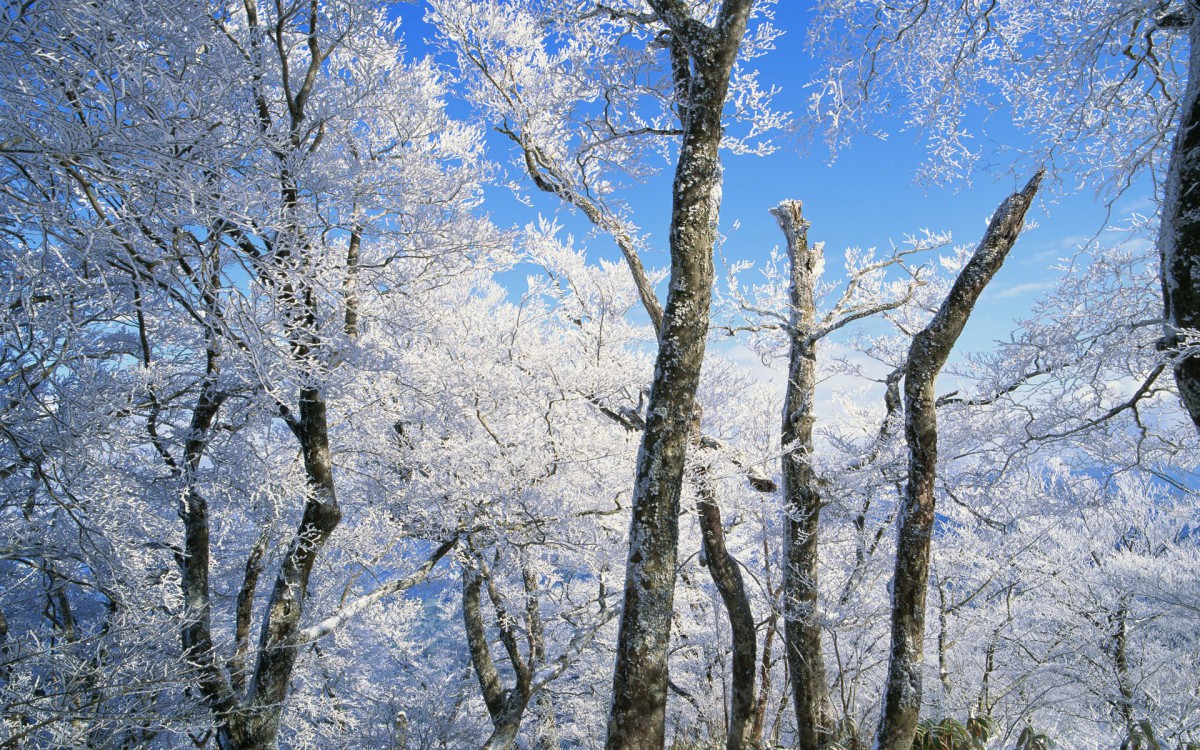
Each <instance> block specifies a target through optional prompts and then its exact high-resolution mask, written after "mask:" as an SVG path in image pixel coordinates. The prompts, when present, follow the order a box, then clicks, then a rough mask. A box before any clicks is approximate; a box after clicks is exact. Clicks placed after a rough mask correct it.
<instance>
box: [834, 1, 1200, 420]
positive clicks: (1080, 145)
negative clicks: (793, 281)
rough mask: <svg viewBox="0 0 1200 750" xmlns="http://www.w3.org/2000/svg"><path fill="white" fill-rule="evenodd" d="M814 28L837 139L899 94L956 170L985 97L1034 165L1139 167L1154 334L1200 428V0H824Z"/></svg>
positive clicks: (942, 168)
mask: <svg viewBox="0 0 1200 750" xmlns="http://www.w3.org/2000/svg"><path fill="white" fill-rule="evenodd" d="M810 39H811V41H812V43H813V45H814V47H815V48H816V49H817V50H818V52H819V54H820V55H822V56H823V57H824V58H825V60H826V61H827V63H828V65H827V66H826V67H825V68H824V72H823V73H822V74H821V75H819V76H818V80H817V86H816V88H815V91H814V94H813V95H812V98H811V107H812V111H813V113H814V114H815V116H816V118H817V120H818V121H820V122H822V123H823V124H824V125H825V126H828V130H827V132H828V133H829V138H830V143H831V144H832V145H833V146H834V148H835V149H836V148H840V147H842V146H844V145H846V143H847V139H848V138H849V137H850V136H851V135H852V134H854V133H856V132H860V131H862V130H870V129H873V128H875V125H874V124H873V121H874V120H876V119H878V118H879V117H880V116H881V115H883V114H884V113H885V112H890V111H892V108H893V106H895V108H896V110H898V111H899V113H900V116H901V117H902V118H903V122H902V127H904V128H908V129H912V130H915V131H918V132H919V133H920V135H921V137H923V138H924V139H925V140H926V143H927V145H928V148H929V152H930V159H929V161H928V162H927V170H926V173H925V175H926V176H927V177H929V178H931V179H935V180H941V179H948V178H952V177H956V176H962V175H964V174H966V173H969V172H970V171H971V170H972V168H973V167H974V166H975V164H976V162H977V161H978V160H979V159H980V157H981V156H982V155H983V153H984V148H983V147H982V146H977V145H973V138H974V137H975V136H976V135H977V134H978V130H979V126H978V124H977V118H976V115H977V114H978V113H979V112H980V111H982V112H983V113H985V114H986V115H988V116H990V117H993V118H996V119H1000V118H1005V119H1007V118H1008V117H1011V119H1012V122H1013V123H1014V124H1016V125H1017V126H1018V127H1019V128H1021V129H1023V130H1025V131H1026V132H1027V133H1028V134H1029V135H1030V136H1032V138H1033V139H1034V145H1033V146H1032V147H1027V148H1024V149H1023V151H1024V161H1025V162H1032V165H1033V166H1037V165H1041V164H1047V165H1049V166H1051V167H1053V168H1054V170H1055V171H1056V172H1059V173H1063V174H1074V175H1076V176H1077V177H1078V178H1079V179H1080V180H1081V181H1082V182H1084V183H1090V184H1093V185H1097V186H1107V187H1108V188H1109V189H1111V190H1112V191H1114V192H1116V193H1119V192H1121V191H1123V190H1125V189H1126V188H1127V187H1129V186H1130V185H1131V184H1133V183H1134V181H1136V180H1138V179H1140V178H1144V177H1147V176H1148V177H1149V179H1150V180H1152V181H1153V184H1154V185H1155V197H1156V199H1157V200H1158V201H1159V203H1160V213H1161V215H1160V226H1159V230H1158V235H1157V245H1158V253H1159V261H1160V285H1161V289H1162V303H1163V304H1162V306H1163V316H1162V318H1163V319H1162V346H1163V348H1164V351H1167V352H1170V353H1171V356H1172V363H1171V368H1172V370H1173V372H1174V375H1175V381H1176V384H1177V386H1178V389H1179V394H1180V397H1181V400H1182V401H1183V405H1184V407H1185V408H1186V409H1187V411H1188V412H1189V414H1191V416H1192V420H1193V422H1195V423H1196V425H1197V429H1200V397H1198V396H1197V394H1198V393H1200V359H1197V358H1196V356H1195V354H1194V351H1193V350H1194V344H1193V343H1192V340H1193V338H1194V336H1195V333H1194V331H1195V330H1197V327H1198V326H1200V291H1198V290H1200V276H1198V275H1197V270H1196V269H1197V268H1200V263H1198V262H1197V257H1198V256H1200V245H1198V243H1197V240H1196V239H1195V235H1196V230H1195V228H1194V226H1193V224H1194V221H1195V217H1196V216H1197V215H1200V212H1198V211H1197V207H1196V206H1195V205H1194V204H1192V203H1191V202H1190V201H1192V200H1193V198H1194V194H1195V191H1194V190H1191V189H1190V188H1189V186H1190V185H1194V184H1196V182H1197V181H1198V180H1200V173H1198V172H1196V171H1195V170H1196V167H1195V166H1194V165H1195V164H1196V163H1198V160H1200V155H1198V154H1200V151H1198V150H1197V149H1198V148H1200V140H1197V135H1196V133H1197V132H1198V131H1197V113H1198V112H1200V109H1198V104H1197V102H1200V51H1198V49H1200V44H1198V43H1197V42H1198V41H1200V7H1198V6H1197V5H1196V4H1195V3H1194V2H1192V0H1181V1H1179V2H1169V1H1163V0H1138V1H1136V2H1110V1H1109V0H1096V1H1094V2H1093V1H1090V0H1089V1H1087V2H1078V3H1066V4H1054V3H1040V2H986V3H970V2H959V1H958V0H934V1H932V2H930V1H927V0H921V1H920V2H911V3H909V2H906V3H898V4H894V3H880V2H875V1H874V0H868V1H866V2H859V1H858V0H827V2H823V3H822V4H821V8H820V14H819V20H818V22H817V23H816V24H814V26H813V28H812V30H811V36H810ZM914 82H917V83H914ZM897 84H902V85H900V86H897ZM884 127H887V126H884ZM984 127H986V125H985V126H984ZM1002 145H1004V144H1002Z"/></svg>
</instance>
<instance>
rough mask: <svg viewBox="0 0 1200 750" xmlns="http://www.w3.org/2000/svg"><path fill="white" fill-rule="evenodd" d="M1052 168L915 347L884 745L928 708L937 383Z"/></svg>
mask: <svg viewBox="0 0 1200 750" xmlns="http://www.w3.org/2000/svg"><path fill="white" fill-rule="evenodd" d="M1043 174H1044V172H1043V171H1041V170H1039V171H1038V173H1037V174H1035V175H1034V176H1033V178H1032V179H1031V180H1030V181H1029V183H1028V184H1027V185H1026V186H1025V187H1024V189H1022V190H1021V191H1019V192H1017V193H1014V194H1012V195H1010V196H1009V197H1008V199H1007V200H1005V201H1004V203H1002V204H1001V205H1000V207H999V208H998V209H996V213H995V214H994V215H993V216H992V220H991V222H990V223H989V224H988V228H987V232H986V233H985V234H984V236H983V240H982V241H981V242H980V243H979V247H978V248H977V249H976V250H975V254H974V255H973V256H972V257H971V260H970V261H968V262H967V265H966V267H965V268H963V270H962V272H961V273H960V274H959V275H958V278H957V279H956V280H955V282H954V286H953V287H952V288H951V289H950V293H949V294H948V295H947V296H946V299H945V301H944V302H943V303H942V306H941V308H940V309H939V310H938V312H937V314H936V315H934V317H933V320H932V321H931V322H930V323H929V325H928V326H926V327H925V329H924V330H922V331H921V332H920V333H918V334H917V335H916V336H915V337H914V338H913V341H912V345H911V346H910V347H909V350H908V360H907V364H906V367H905V373H904V406H905V423H904V437H905V441H906V442H907V444H908V455H909V458H908V482H907V485H906V487H905V495H904V500H903V503H902V506H901V508H900V513H899V523H900V528H899V531H898V533H897V538H896V569H895V575H894V577H893V579H892V634H891V637H892V645H891V655H890V659H889V662H888V676H887V683H886V687H885V693H884V701H883V716H882V718H881V720H880V724H879V733H878V735H877V736H876V738H875V748H876V749H877V750H909V749H910V748H911V747H912V743H913V737H914V736H915V734H916V729H917V719H918V718H919V716H920V711H921V677H922V670H923V668H924V658H925V595H926V592H927V589H928V584H929V553H930V546H931V544H932V541H933V523H934V501H935V497H934V481H935V478H936V475H937V409H936V407H935V403H934V391H933V388H934V384H935V382H936V380H937V376H938V373H940V372H941V369H942V367H943V366H944V365H945V364H946V360H947V359H948V358H949V357H950V352H951V350H952V349H953V348H954V344H955V342H956V341H957V340H958V337H959V334H961V333H962V330H963V327H964V326H965V325H966V323H967V319H968V318H969V317H970V315H971V311H972V309H974V307H975V302H976V300H978V299H979V295H980V294H981V293H982V292H983V290H984V287H986V286H987V284H988V282H989V281H991V280H992V277H993V276H995V275H996V272H997V271H999V270H1000V266H1001V264H1002V263H1003V262H1004V259H1005V257H1006V256H1007V255H1008V252H1009V250H1011V249H1012V246H1013V244H1014V243H1015V242H1016V241H1017V236H1018V235H1019V234H1020V231H1021V227H1022V225H1023V224H1024V221H1025V213H1026V211H1028V209H1029V206H1030V204H1031V203H1032V202H1033V196H1034V195H1035V194H1036V193H1037V189H1038V185H1039V184H1040V183H1041V180H1042V176H1043Z"/></svg>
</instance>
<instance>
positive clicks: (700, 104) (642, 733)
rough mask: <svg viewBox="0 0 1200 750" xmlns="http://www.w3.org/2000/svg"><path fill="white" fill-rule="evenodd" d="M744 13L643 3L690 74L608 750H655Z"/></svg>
mask: <svg viewBox="0 0 1200 750" xmlns="http://www.w3.org/2000/svg"><path fill="white" fill-rule="evenodd" d="M752 4H753V2H752V0H726V2H725V3H723V4H722V6H721V10H720V12H719V14H718V17H717V20H716V27H715V28H707V27H705V26H703V25H702V24H700V23H699V22H697V21H695V20H694V19H692V18H690V17H687V16H686V12H687V11H686V8H685V6H683V4H681V3H678V2H670V1H668V0H651V6H652V7H653V9H654V10H655V11H656V12H657V14H658V15H659V17H660V18H661V20H662V21H663V22H664V23H665V24H666V25H667V26H668V28H669V30H670V34H671V44H672V46H673V47H674V48H675V49H683V48H686V49H687V50H688V53H689V55H690V57H691V60H692V63H693V67H692V68H691V69H689V70H688V71H687V72H686V73H680V72H678V69H677V73H676V76H675V81H674V83H675V87H676V90H677V91H679V92H686V102H687V105H686V108H685V109H684V112H683V113H682V114H683V122H684V127H683V130H684V135H683V143H682V145H681V147H680V152H679V162H678V164H677V166H676V170H675V180H674V185H673V186H672V212H671V232H670V246H671V285H670V292H669V293H668V295H667V305H666V309H665V310H664V315H663V325H662V329H661V331H660V332H659V349H658V358H657V361H656V364H655V371H654V381H653V384H652V385H651V390H650V401H649V406H648V412H647V419H646V429H645V431H644V432H643V434H642V445H641V450H640V451H639V453H638V460H637V475H636V480H635V484H634V493H633V513H632V519H631V521H630V529H629V557H628V560H627V562H626V569H625V596H624V607H623V609H622V612H621V622H620V626H619V630H618V635H617V658H616V665H615V670H614V677H613V697H612V708H611V711H610V714H609V723H608V738H607V744H606V747H607V749H608V750H660V749H661V748H662V747H663V743H664V741H665V736H666V735H665V729H666V728H665V720H666V704H667V654H668V647H669V645H670V634H671V614H672V610H673V608H674V598H675V564H676V556H677V552H678V549H677V547H678V540H679V497H680V492H681V489H682V484H683V471H684V458H685V454H686V451H687V444H688V438H689V434H690V432H691V425H692V421H693V410H694V409H693V402H694V400H695V397H696V388H697V386H698V384H699V381H700V366H701V362H702V361H703V359H704V346H705V338H706V336H707V334H708V311H709V305H710V302H711V299H712V280H713V264H712V252H713V243H714V241H715V239H716V228H717V216H718V213H719V209H720V194H721V191H720V185H721V164H720V156H719V153H718V149H719V147H720V143H721V130H722V127H721V114H722V109H723V107H724V104H725V94H726V92H727V91H728V88H729V76H730V73H731V71H732V70H733V63H734V60H735V59H736V58H737V52H738V48H739V46H740V44H741V39H742V36H743V35H744V34H745V31H746V23H747V19H748V18H749V14H750V6H751V5H752Z"/></svg>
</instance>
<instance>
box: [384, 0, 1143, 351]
mask: <svg viewBox="0 0 1200 750" xmlns="http://www.w3.org/2000/svg"><path fill="white" fill-rule="evenodd" d="M810 8H811V4H810V3H807V2H805V3H799V2H783V3H780V4H779V5H778V6H777V7H776V21H775V22H776V25H777V26H779V27H780V28H782V29H783V30H784V31H785V34H784V36H783V37H782V38H781V39H780V40H779V43H778V48H777V49H776V50H775V51H774V52H773V53H771V54H769V55H767V56H766V57H764V58H762V59H761V60H759V61H756V62H758V63H759V68H760V71H761V72H760V82H761V84H762V85H763V86H764V87H765V86H776V87H778V88H779V89H780V94H779V95H778V97H777V99H776V100H775V107H776V109H779V110H787V111H791V112H792V113H793V114H794V115H795V116H797V118H798V120H797V122H798V127H797V131H801V130H803V129H804V127H805V126H804V124H803V121H802V120H800V119H799V118H801V117H803V114H804V110H805V101H806V99H807V91H806V90H805V87H804V83H805V81H806V80H808V78H809V77H810V75H811V73H812V71H814V70H815V66H816V62H815V61H813V60H812V58H811V57H810V55H809V54H808V52H807V51H806V49H805V44H804V28H805V24H806V23H807V21H808V16H809V13H810ZM396 10H397V12H398V13H399V15H400V16H401V17H402V27H401V31H402V33H403V34H404V37H405V40H406V43H407V47H408V49H409V51H410V53H411V54H413V55H414V56H417V55H421V54H423V53H424V52H425V50H426V47H425V45H424V44H423V42H422V39H423V38H425V37H427V36H429V35H430V34H432V29H431V28H430V27H429V26H428V25H426V24H425V23H424V22H423V20H422V16H423V14H424V7H423V4H421V3H413V4H402V5H399V6H396ZM455 112H456V114H458V115H459V116H463V117H469V116H470V112H469V109H467V108H465V107H464V106H462V105H456V108H455ZM1006 118H1007V113H1006V112H997V113H995V114H993V115H992V116H991V118H990V119H989V120H988V121H978V122H973V123H969V124H970V125H971V126H972V128H973V129H977V130H980V131H982V132H985V133H992V134H993V136H992V137H993V138H996V139H997V140H996V141H993V142H992V143H998V142H999V140H998V139H1000V138H1003V142H1004V145H1007V146H1015V147H1018V148H1020V147H1022V146H1023V145H1028V144H1023V143H1022V140H1021V135H1020V134H1019V133H1015V132H1014V131H1013V130H1012V128H1011V127H1010V126H1009V123H1008V122H1007V119H1006ZM876 125H877V126H879V127H880V128H881V129H884V130H890V131H892V135H891V137H890V138H888V139H887V140H882V139H879V138H876V137H869V136H863V137H861V138H859V139H858V140H857V141H856V142H855V143H854V144H853V146H852V147H851V148H849V149H848V150H845V151H843V152H842V153H840V154H839V155H838V158H837V159H836V160H835V161H831V160H830V158H829V154H828V152H827V151H826V150H825V148H824V146H823V145H822V144H821V143H819V142H809V143H806V142H804V140H803V139H802V138H800V137H798V136H796V135H791V134H784V135H782V136H781V137H780V138H779V139H778V143H779V146H780V148H779V150H778V151H777V152H776V153H775V154H773V155H771V156H767V157H755V156H734V155H732V154H726V155H725V157H724V166H725V186H724V201H723V205H722V210H721V225H722V230H723V232H725V233H726V235H727V237H728V239H727V241H726V243H725V246H724V248H723V254H724V255H725V256H726V257H727V258H728V259H729V260H731V261H736V260H742V259H750V260H759V259H765V258H766V257H767V255H768V254H769V253H770V251H771V249H772V248H773V247H775V246H777V245H780V244H781V240H782V236H781V235H780V233H779V230H778V228H777V227H776V225H775V221H774V219H773V218H772V217H771V216H770V214H769V213H768V210H769V209H770V208H772V207H773V206H775V205H777V204H778V203H779V202H780V201H781V200H784V199H800V200H802V201H803V202H804V205H805V214H806V216H807V217H808V218H809V220H810V221H811V222H812V228H811V229H810V232H809V236H810V239H812V240H817V241H824V242H825V243H826V257H827V264H826V269H827V273H828V274H836V273H837V272H838V271H839V270H840V267H841V266H840V262H839V258H840V255H841V252H842V250H844V249H845V248H846V247H850V246H860V247H873V246H874V247H881V248H886V247H887V246H888V244H889V242H892V241H894V242H897V243H899V242H900V241H902V239H903V237H904V235H906V234H911V233H916V232H918V231H919V230H922V229H929V230H933V231H949V232H951V233H952V234H953V238H954V243H955V244H960V243H966V244H971V245H974V244H975V243H976V242H977V241H978V240H979V238H980V236H981V235H982V232H983V230H984V227H985V222H986V220H987V219H988V217H989V216H990V215H991V213H992V211H994V210H995V208H996V207H997V205H999V203H1000V202H1001V201H1002V200H1003V199H1004V197H1005V196H1007V195H1008V194H1009V193H1010V192H1012V191H1013V190H1014V189H1015V188H1017V187H1020V186H1021V185H1023V184H1024V182H1025V180H1026V179H1028V177H1029V175H1028V174H1023V173H1022V174H1012V173H1009V171H1008V169H1007V167H1006V166H1005V162H1004V156H1003V154H1000V155H997V156H994V157H991V158H990V159H985V161H990V162H992V163H994V164H996V165H997V166H996V167H995V169H994V170H993V172H990V173H989V172H982V173H978V174H976V175H974V177H973V179H972V180H971V182H970V183H969V184H968V183H960V184H957V185H951V186H946V187H937V186H923V185H919V184H917V183H916V182H915V179H914V178H915V175H916V173H917V170H918V168H919V167H920V166H921V164H922V162H923V160H924V159H925V150H924V147H923V146H922V144H921V141H920V134H918V133H913V132H907V133H905V132H900V128H899V127H898V123H889V122H878V123H876ZM490 143H491V145H492V146H493V147H494V148H493V152H492V154H493V158H495V159H496V160H497V161H500V162H507V160H508V153H507V148H508V144H507V143H506V142H504V141H503V139H501V138H499V137H496V138H494V139H492V140H491V141H490ZM992 143H989V141H988V140H987V138H986V137H985V138H981V139H980V141H979V145H980V146H981V147H982V148H983V149H984V151H985V153H987V151H988V149H989V147H990V146H991V145H992ZM663 166H664V169H663V172H662V174H661V175H660V176H659V178H658V179H655V180H652V181H650V182H648V183H646V184H644V185H636V186H632V187H630V188H627V189H626V190H625V192H624V196H625V198H626V200H627V202H628V203H630V204H631V205H633V206H635V207H636V213H635V216H634V219H635V221H636V222H637V223H638V225H639V226H640V227H641V228H642V230H643V231H645V232H648V233H649V237H650V242H651V245H652V247H653V251H652V252H650V253H648V254H647V255H646V256H645V257H644V261H645V263H646V264H647V265H648V266H650V267H665V266H666V265H667V263H668V261H669V258H668V256H667V244H666V237H667V230H668V224H669V220H670V183H671V174H670V173H671V166H672V165H663ZM515 174H516V173H515V172H514V175H515ZM1069 185H1071V181H1070V179H1069V178H1068V179H1066V180H1063V181H1062V182H1057V181H1056V180H1054V177H1053V175H1052V176H1051V179H1050V180H1049V182H1048V184H1047V185H1046V186H1045V187H1044V189H1043V191H1042V194H1041V195H1040V196H1039V200H1038V202H1037V205H1036V206H1035V208H1034V210H1032V211H1031V212H1030V215H1029V219H1030V220H1031V221H1033V222H1036V223H1037V225H1038V226H1037V228H1036V229H1034V230H1033V231H1031V232H1029V233H1027V234H1026V235H1025V236H1024V237H1023V238H1022V239H1021V241H1020V242H1019V243H1018V245H1017V246H1016V248H1015V249H1014V250H1013V253H1012V255H1011V256H1010V259H1009V261H1008V262H1007V264H1006V265H1005V267H1004V269H1003V270H1002V271H1001V272H1000V274H999V275H998V276H997V277H996V279H995V280H994V282H993V284H992V286H991V287H990V288H989V289H988V290H987V291H986V292H985V294H984V296H983V298H982V299H981V301H980V304H979V306H978V308H977V313H976V315H975V316H974V318H973V319H972V322H971V324H970V325H969V326H968V329H967V331H966V332H965V333H964V336H963V337H962V339H961V342H960V346H959V350H960V351H967V350H982V349H988V348H990V346H991V342H993V341H995V340H997V339H1003V338H1007V335H1008V333H1009V332H1010V331H1012V330H1013V328H1014V325H1013V322H1012V321H1013V320H1015V319H1018V318H1020V317H1022V316H1023V315H1025V314H1026V313H1027V311H1028V309H1029V304H1030V303H1031V302H1032V300H1033V299H1034V298H1035V297H1036V295H1037V294H1038V293H1040V292H1041V291H1043V290H1045V289H1046V288H1048V287H1049V286H1050V285H1051V284H1052V283H1053V280H1054V278H1055V274H1056V272H1054V271H1052V270H1051V267H1052V266H1054V265H1056V264H1057V263H1058V262H1059V260H1060V259H1063V258H1069V257H1071V256H1072V255H1074V254H1075V252H1076V250H1077V248H1078V247H1079V246H1080V245H1081V244H1083V243H1084V242H1086V241H1088V240H1090V239H1091V238H1093V237H1095V236H1096V235H1097V234H1098V233H1099V232H1100V231H1101V230H1102V229H1103V228H1104V226H1105V219H1106V216H1107V212H1106V207H1105V205H1104V201H1103V200H1102V199H1101V198H1099V197H1097V196H1096V194H1095V193H1094V192H1093V191H1092V189H1090V188H1084V189H1082V190H1079V191H1076V190H1072V189H1070V187H1069ZM530 194H531V195H530V197H531V198H532V207H529V206H524V205H521V204H520V203H519V202H517V201H516V200H514V199H513V197H512V196H511V195H510V194H508V192H507V191H506V190H504V189H495V190H492V191H490V192H489V193H488V203H487V206H486V209H487V210H488V211H489V212H491V214H492V215H493V217H494V218H495V220H496V221H498V222H499V223H501V224H506V225H516V226H521V225H524V224H526V223H528V222H529V221H532V220H533V219H535V218H536V216H537V214H538V213H539V212H540V213H542V214H545V215H550V216H556V217H558V218H559V220H560V221H561V222H562V223H563V224H564V225H565V226H566V227H567V229H568V230H569V231H571V232H573V233H574V234H575V236H576V238H577V239H580V240H581V239H583V238H584V237H586V236H587V235H588V234H589V231H590V226H589V225H588V224H587V223H586V221H584V220H583V219H582V218H581V217H578V216H574V217H572V216H571V215H569V214H568V213H567V212H564V211H562V210H561V206H560V205H559V203H558V202H557V200H556V199H554V198H552V197H550V196H545V195H542V194H537V193H536V191H534V190H533V189H532V188H530ZM1152 210H1153V203H1152V201H1151V190H1150V188H1149V186H1148V184H1147V181H1145V180H1143V181H1142V182H1141V183H1139V184H1135V186H1134V187H1133V188H1131V189H1129V190H1128V191H1127V192H1126V193H1125V194H1124V195H1123V196H1122V197H1121V200H1120V201H1118V202H1117V204H1116V206H1115V208H1114V210H1113V213H1112V220H1113V221H1118V220H1120V219H1122V218H1123V217H1125V216H1126V215H1128V213H1129V212H1130V211H1139V212H1142V213H1151V212H1152ZM735 223H736V224H737V225H738V228H737V229H736V230H734V229H733V227H734V225H735ZM587 246H588V249H589V253H590V254H592V255H593V256H594V257H606V258H615V257H617V256H618V255H619V253H618V252H617V250H616V248H615V246H613V245H612V243H611V242H609V241H607V240H606V239H605V238H602V237H594V238H592V239H589V240H587ZM718 273H720V271H719V270H718ZM523 279H524V272H523V271H520V270H519V271H517V272H515V273H512V274H509V275H507V276H506V277H505V280H506V281H505V283H511V284H513V285H514V286H517V285H521V286H523ZM514 292H518V293H519V290H516V289H514ZM660 292H661V290H660ZM660 296H661V294H660Z"/></svg>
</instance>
